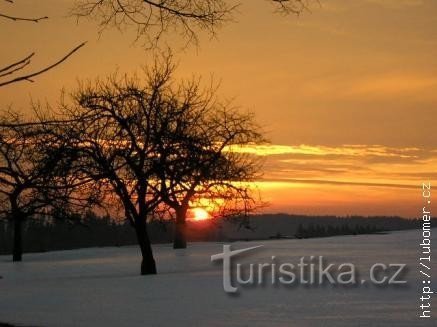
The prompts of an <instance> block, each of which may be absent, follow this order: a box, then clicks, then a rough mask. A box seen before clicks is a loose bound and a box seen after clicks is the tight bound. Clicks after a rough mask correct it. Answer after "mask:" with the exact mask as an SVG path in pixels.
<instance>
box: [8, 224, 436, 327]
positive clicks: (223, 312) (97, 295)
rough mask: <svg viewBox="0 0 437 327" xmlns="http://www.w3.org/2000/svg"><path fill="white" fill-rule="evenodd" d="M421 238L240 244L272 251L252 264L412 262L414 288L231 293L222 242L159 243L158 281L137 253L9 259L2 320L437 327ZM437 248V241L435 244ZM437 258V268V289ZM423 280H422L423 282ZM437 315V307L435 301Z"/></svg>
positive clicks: (362, 266)
mask: <svg viewBox="0 0 437 327" xmlns="http://www.w3.org/2000/svg"><path fill="white" fill-rule="evenodd" d="M419 237H420V231H404V232H395V233H392V234H389V235H362V236H344V237H333V238H321V239H307V240H274V241H253V242H237V243H233V244H232V247H233V249H238V248H246V247H249V246H255V245H260V244H263V245H264V247H263V249H262V250H260V251H258V250H255V251H254V252H253V253H251V254H250V255H248V256H245V257H244V259H242V260H243V261H244V262H252V261H254V262H263V261H266V262H271V256H272V255H274V256H276V257H277V258H280V259H281V260H282V261H284V262H285V261H286V262H291V263H295V264H296V263H298V259H299V258H300V257H302V256H305V257H309V256H311V255H315V256H319V255H323V256H324V257H325V259H326V260H328V261H329V262H334V263H342V262H352V263H356V264H357V269H358V270H360V271H364V272H365V271H368V268H369V267H370V266H371V265H372V264H374V263H379V262H381V263H406V264H408V266H409V268H410V269H409V271H408V273H407V275H406V277H407V279H408V284H407V286H398V287H376V286H373V285H364V286H360V287H332V286H330V285H324V286H319V287H312V288H307V287H304V286H294V287H286V286H284V285H276V286H272V285H269V284H267V285H265V286H257V287H253V286H252V287H243V288H241V289H240V293H239V294H238V295H229V294H226V293H225V292H224V291H223V286H222V265H221V264H213V263H211V260H210V257H211V255H213V254H216V253H220V252H222V249H223V244H219V243H194V244H190V245H189V248H188V249H186V250H177V251H175V250H173V249H172V248H171V246H170V245H156V246H154V251H155V257H156V260H157V264H158V270H159V274H158V275H156V276H139V274H138V270H139V251H138V249H137V248H136V247H121V248H92V249H81V250H72V251H58V252H50V253H37V254H27V255H25V257H24V260H25V261H24V262H22V263H18V264H15V263H12V262H10V257H9V256H0V275H1V276H3V278H2V279H0V322H7V323H13V324H17V325H18V324H23V325H31V326H41V327H51V326H53V327H60V326H61V327H62V326H66V327H67V326H85V327H86V326H93V327H95V326H114V327H115V326H117V327H119V326H129V327H130V326H133V327H135V326H152V327H159V326H180V327H184V326H190V327H191V326H209V327H219V326H299V327H301V326H303V327H305V326H311V327H313V326H316V327H317V326H335V327H337V326H339V327H341V326H408V327H411V326H436V318H431V319H428V320H423V319H422V320H420V319H419V318H418V317H417V316H418V313H419V299H418V298H419V297H420V295H419V292H418V289H419V286H421V285H419V281H420V280H419V273H418V259H417V258H418V255H419V250H420V249H419V243H420V242H419ZM433 241H434V243H437V238H436V237H434V238H433ZM436 263H437V256H436V258H435V260H434V263H433V264H432V271H433V273H434V276H433V285H434V287H435V285H437V264H436ZM420 283H421V281H420ZM433 304H434V306H435V307H434V317H437V301H434V303H433Z"/></svg>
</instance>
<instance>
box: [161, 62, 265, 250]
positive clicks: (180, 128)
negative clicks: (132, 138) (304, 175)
mask: <svg viewBox="0 0 437 327" xmlns="http://www.w3.org/2000/svg"><path fill="white" fill-rule="evenodd" d="M173 70H174V67H170V69H169V70H168V71H167V73H168V75H167V77H166V80H165V83H163V84H162V86H161V91H160V92H161V93H167V92H170V90H169V83H170V82H171V78H172V73H173ZM214 93H215V90H214V89H213V88H210V89H207V90H202V89H201V88H200V86H199V81H198V80H192V81H190V82H188V83H186V84H185V85H184V87H183V89H181V90H179V91H178V93H177V94H175V96H176V97H177V98H179V99H184V101H180V100H179V101H177V100H176V101H174V102H173V105H172V106H171V107H169V108H167V110H164V111H162V112H161V115H160V119H161V123H160V124H159V125H160V126H161V130H159V131H157V133H156V143H157V153H156V154H157V157H158V159H157V165H156V170H157V177H158V179H159V181H160V182H161V185H160V188H159V192H160V196H161V198H162V201H163V202H164V203H165V205H166V206H168V207H169V208H170V209H171V211H172V212H173V213H174V217H175V234H174V244H173V246H174V248H185V247H186V236H185V226H186V218H187V212H188V210H189V209H190V208H191V207H193V206H194V207H196V206H200V207H201V206H205V205H206V206H208V207H210V211H211V212H210V214H211V215H213V216H219V217H221V218H223V217H224V216H230V215H231V216H239V215H247V214H248V213H249V212H251V211H252V210H254V209H255V208H257V206H258V205H259V203H257V201H256V200H257V199H256V196H255V193H254V192H253V191H254V189H253V187H252V186H251V183H250V182H252V181H253V180H254V179H255V177H257V174H258V171H259V168H260V165H259V162H258V161H257V160H255V158H254V156H250V155H247V154H245V153H242V152H238V151H237V150H238V149H239V148H240V147H241V146H245V145H253V144H257V143H261V142H265V140H264V139H263V137H262V135H261V131H260V128H259V126H257V125H256V123H255V122H254V119H253V118H254V117H253V115H251V114H250V113H242V112H239V111H238V110H236V109H235V108H232V107H230V106H229V104H221V103H220V102H218V101H217V99H215V96H214ZM202 201H203V203H202Z"/></svg>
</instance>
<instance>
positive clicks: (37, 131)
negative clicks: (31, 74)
mask: <svg viewBox="0 0 437 327" xmlns="http://www.w3.org/2000/svg"><path fill="white" fill-rule="evenodd" d="M48 128H49V125H48V124H45V125H44V124H40V123H39V122H37V121H32V122H24V121H23V119H22V118H21V117H20V116H19V115H17V114H12V113H5V114H3V115H2V117H0V218H2V219H8V220H10V221H12V223H13V225H14V244H13V261H21V260H22V253H23V247H22V229H23V223H24V222H25V221H26V220H27V219H29V218H43V219H48V218H49V217H50V216H51V215H52V213H53V212H54V211H56V210H58V209H62V210H64V211H67V210H68V208H69V207H70V206H71V207H72V206H73V205H75V206H77V205H81V206H82V204H84V203H85V202H83V199H80V197H74V196H73V194H72V190H73V189H74V188H73V186H74V187H78V186H79V183H78V182H77V181H75V180H74V178H71V176H67V175H66V174H63V173H62V170H59V169H58V168H57V167H58V165H59V162H61V161H62V158H63V157H65V153H64V151H65V147H64V146H63V145H62V144H61V143H59V140H57V139H55V138H53V135H54V134H52V133H47V130H48ZM60 172H61V173H60Z"/></svg>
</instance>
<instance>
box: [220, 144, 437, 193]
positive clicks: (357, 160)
mask: <svg viewBox="0 0 437 327" xmlns="http://www.w3.org/2000/svg"><path fill="white" fill-rule="evenodd" d="M228 150H229V151H230V150H233V151H238V152H241V153H247V154H250V155H256V156H261V157H264V158H265V166H264V179H263V181H266V182H276V183H292V184H293V185H297V184H302V185H308V184H318V185H322V184H329V185H338V186H348V187H354V186H365V187H380V188H404V189H414V188H418V187H419V186H418V185H420V183H421V181H423V180H435V178H436V176H437V174H436V173H431V172H433V171H437V150H435V149H425V148H418V147H389V146H383V145H362V144H349V145H342V146H335V147H334V146H321V145H276V144H273V145H253V146H246V147H232V148H228Z"/></svg>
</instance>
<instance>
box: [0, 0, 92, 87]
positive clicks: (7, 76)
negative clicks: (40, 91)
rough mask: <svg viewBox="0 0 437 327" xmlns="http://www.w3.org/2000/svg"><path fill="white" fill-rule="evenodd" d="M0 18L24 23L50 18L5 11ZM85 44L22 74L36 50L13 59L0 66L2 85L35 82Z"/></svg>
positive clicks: (10, 2) (11, 2)
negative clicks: (25, 15) (43, 65)
mask: <svg viewBox="0 0 437 327" xmlns="http://www.w3.org/2000/svg"><path fill="white" fill-rule="evenodd" d="M0 1H1V2H3V3H8V4H13V3H14V1H13V0H0ZM0 19H3V20H10V21H14V22H24V23H39V22H41V21H43V20H46V19H48V17H47V16H38V17H22V16H19V15H9V14H6V13H4V12H3V11H0ZM84 45H85V42H83V43H81V44H79V45H77V46H76V47H74V48H73V49H72V50H70V51H69V52H68V53H67V54H66V55H64V56H63V57H62V58H60V59H59V60H57V61H55V62H54V63H52V64H50V65H47V66H45V67H42V68H39V69H36V70H33V71H31V72H27V73H24V74H20V72H22V71H23V70H24V69H26V68H28V66H30V65H31V63H32V59H33V57H34V56H35V52H32V53H30V54H28V55H26V56H23V57H22V58H20V59H16V60H13V61H12V60H11V62H10V63H8V64H4V66H3V67H2V66H0V87H3V86H6V85H9V84H13V83H17V82H22V81H27V82H34V78H35V77H37V76H39V75H41V74H43V73H45V72H47V71H49V70H51V69H53V68H55V67H56V66H58V65H60V64H62V63H63V62H64V61H66V60H67V59H68V58H69V57H70V56H72V55H73V54H74V53H75V52H76V51H78V50H79V49H80V48H82V47H83V46H84Z"/></svg>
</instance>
